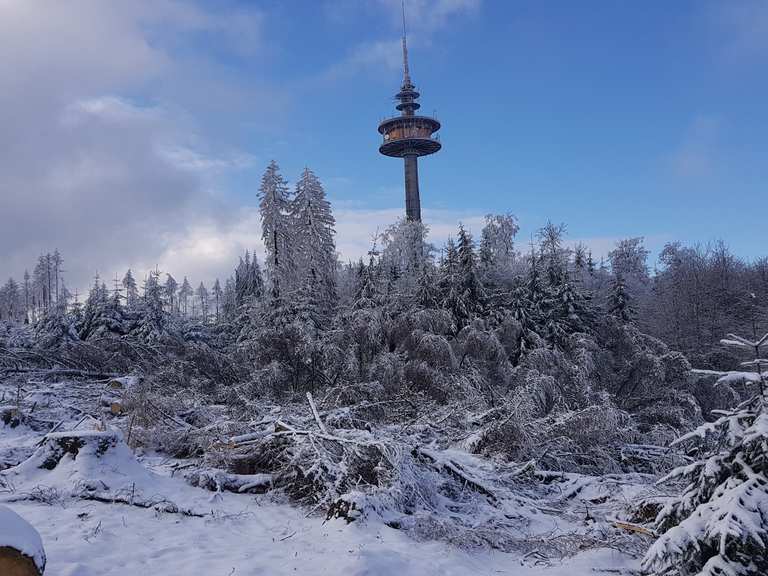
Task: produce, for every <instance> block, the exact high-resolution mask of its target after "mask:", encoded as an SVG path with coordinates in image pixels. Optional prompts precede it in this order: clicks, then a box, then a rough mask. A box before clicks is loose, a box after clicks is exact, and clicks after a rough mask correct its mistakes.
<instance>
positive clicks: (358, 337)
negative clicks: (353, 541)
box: [0, 162, 768, 575]
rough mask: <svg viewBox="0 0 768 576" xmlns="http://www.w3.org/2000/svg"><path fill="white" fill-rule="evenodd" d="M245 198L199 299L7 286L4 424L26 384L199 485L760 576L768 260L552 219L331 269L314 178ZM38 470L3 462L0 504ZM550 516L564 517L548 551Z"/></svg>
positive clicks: (430, 535) (173, 279)
mask: <svg viewBox="0 0 768 576" xmlns="http://www.w3.org/2000/svg"><path fill="white" fill-rule="evenodd" d="M258 200H259V207H260V213H261V223H262V235H263V244H264V246H263V248H264V252H263V254H264V257H263V258H259V257H257V252H256V251H253V252H246V253H245V254H243V256H242V257H241V259H240V261H239V262H238V263H233V272H232V275H231V276H230V277H229V278H226V279H221V281H220V280H216V281H215V282H214V283H213V284H212V285H211V286H210V288H208V287H206V286H205V285H204V284H203V283H202V282H195V281H194V279H191V278H188V277H186V276H183V272H184V271H183V270H182V271H161V270H159V269H156V270H153V271H149V272H147V273H146V275H143V272H142V275H143V277H138V276H137V273H136V272H135V271H132V270H127V271H126V273H125V275H124V277H123V278H122V279H119V278H118V279H115V280H108V279H102V278H99V277H98V276H97V277H96V278H95V280H94V281H93V283H92V286H91V288H90V291H89V293H88V294H87V295H82V296H81V295H79V294H77V295H76V294H73V293H72V292H71V291H70V290H69V289H68V287H67V284H66V282H65V274H64V273H63V270H64V258H65V256H66V255H61V254H59V252H58V251H54V252H51V253H49V254H45V255H42V256H40V258H39V259H38V261H37V262H36V263H30V265H31V266H30V269H29V272H27V273H25V275H24V277H23V278H17V279H13V278H11V279H9V280H8V281H7V282H6V283H5V284H4V285H3V286H2V288H0V382H2V383H3V385H4V388H3V389H4V390H7V391H10V392H8V394H6V392H5V391H4V392H3V402H2V406H0V408H1V409H3V410H4V411H3V421H4V423H5V425H6V426H9V425H10V424H9V422H12V421H13V422H14V423H16V424H18V423H26V425H30V426H31V425H33V424H34V423H35V422H36V419H40V418H42V416H40V409H39V408H37V404H35V403H34V402H37V400H29V399H27V400H25V399H24V394H23V393H22V390H23V389H25V387H27V388H28V387H29V383H30V382H31V383H32V384H33V385H35V386H37V387H38V388H41V389H42V388H45V387H46V386H48V385H51V384H53V383H57V382H65V383H67V384H66V386H65V388H66V389H67V390H68V391H67V392H66V393H67V394H69V396H71V401H72V402H73V403H75V404H76V405H77V406H78V407H79V408H78V410H79V412H78V413H77V415H76V416H73V418H75V421H76V420H78V419H80V418H82V419H90V420H92V421H93V422H95V423H97V424H100V425H101V426H102V427H103V428H108V427H109V428H114V429H119V430H121V434H122V436H123V438H124V441H125V442H126V443H127V444H128V446H129V447H130V448H131V449H132V450H134V451H147V452H149V451H157V452H160V453H162V454H165V455H167V456H168V457H171V458H173V459H175V461H178V462H182V463H183V464H179V469H183V470H184V477H185V479H186V481H187V482H188V483H189V484H192V485H193V486H197V487H201V488H205V489H207V490H211V491H213V492H216V493H218V492H226V491H231V492H240V493H257V494H265V495H267V496H269V497H271V498H274V499H277V500H281V501H286V502H290V503H291V504H292V505H294V506H299V507H302V509H303V510H305V511H306V513H308V514H320V515H323V516H325V517H327V518H339V519H344V520H345V521H347V522H350V523H351V522H370V521H373V520H372V519H377V521H381V522H382V523H384V524H386V525H387V526H389V527H391V528H394V529H396V530H399V531H403V532H405V533H407V534H408V535H409V537H412V538H415V539H417V540H441V541H447V542H450V543H452V544H455V545H457V546H461V547H480V548H491V549H497V550H503V551H510V550H515V551H519V552H521V554H524V557H525V558H528V557H535V558H539V557H540V558H541V559H542V561H544V560H543V559H545V558H552V557H558V558H563V557H568V556H569V555H572V554H575V553H576V552H577V551H579V550H583V549H585V548H594V547H601V546H603V547H609V548H616V549H622V550H623V551H625V552H628V553H630V554H632V555H633V557H634V558H636V560H637V562H638V563H639V566H640V569H641V570H642V571H643V573H649V574H658V575H672V574H712V575H725V574H727V575H747V574H766V573H768V550H766V548H767V547H768V459H767V455H768V413H766V410H765V404H764V402H765V398H764V396H765V384H766V382H765V375H764V373H763V372H762V366H763V365H764V364H765V363H768V360H765V359H762V358H763V357H764V356H765V354H764V350H765V348H766V347H768V337H767V336H768V335H766V333H768V257H765V258H761V259H758V260H754V261H746V260H744V259H742V258H739V257H738V256H737V255H734V254H733V253H731V252H730V251H729V249H728V246H727V245H726V244H725V243H724V242H713V243H711V244H707V245H694V246H687V245H684V244H681V243H677V242H672V243H668V244H666V245H665V246H664V247H663V249H662V250H661V251H660V253H659V255H658V258H657V259H656V261H650V252H649V250H648V249H647V248H646V247H645V246H644V242H643V238H627V239H624V240H621V241H619V242H617V243H616V245H615V247H614V248H613V249H612V250H611V251H610V252H609V253H608V254H607V257H605V258H596V257H595V256H593V254H592V253H591V252H590V251H589V249H588V248H587V247H585V246H583V245H572V244H571V243H570V242H569V240H568V235H567V228H566V225H565V224H555V223H552V222H547V223H546V224H545V225H543V226H542V227H541V229H540V230H539V231H538V233H537V234H536V236H535V238H534V239H532V241H530V242H526V241H521V240H519V239H518V238H517V232H518V222H517V220H516V218H515V217H514V216H513V215H512V213H511V212H510V213H507V214H491V215H488V216H486V217H485V224H484V226H483V228H482V230H480V231H479V233H477V234H476V235H475V236H473V234H472V233H471V232H470V230H468V229H467V228H466V227H464V226H462V225H459V226H458V229H457V230H456V233H455V236H454V237H452V238H451V239H449V240H448V242H447V243H446V244H445V245H444V246H434V245H432V244H430V242H429V241H428V237H429V230H428V228H427V227H426V226H425V225H423V224H421V223H418V222H408V221H405V220H403V221H400V222H396V223H393V224H392V225H391V226H390V227H389V228H387V229H386V230H383V231H380V232H377V233H376V234H375V236H374V237H373V240H372V242H371V246H370V250H369V251H368V254H367V256H366V257H365V258H361V259H359V260H358V261H347V262H344V261H342V260H341V259H340V256H339V254H338V253H337V250H336V241H335V235H336V231H335V221H334V217H333V211H332V207H331V204H330V203H329V201H328V199H327V198H326V194H325V191H324V189H323V185H322V184H321V182H320V180H319V179H318V178H317V176H315V174H314V173H313V172H312V171H311V170H309V169H306V170H305V171H304V172H303V173H302V174H301V175H300V177H299V178H298V180H297V182H296V185H295V187H293V188H291V187H290V186H289V185H288V182H287V180H286V179H285V178H284V177H283V176H282V175H281V172H280V169H279V167H278V165H277V164H276V163H275V162H272V163H271V164H270V165H269V166H268V167H267V169H266V171H265V173H264V175H263V178H262V181H261V187H260V190H259V195H258ZM510 210H511V211H514V206H510ZM372 232H373V231H372ZM51 248H54V247H51ZM259 253H261V252H259ZM235 264H236V265H235ZM0 272H1V271H0ZM172 272H173V274H175V275H176V276H174V275H172ZM179 278H181V281H179V280H178V279H179ZM115 379H117V381H119V382H122V385H121V386H120V388H121V389H120V391H119V393H111V394H112V395H110V393H106V392H104V389H105V385H107V387H108V383H110V382H113V381H115ZM14 390H17V391H18V393H15V394H14V393H13V391H14ZM35 398H37V396H36V397H35ZM13 419H16V420H15V421H14V420H13ZM55 420H56V419H53V420H51V422H50V423H51V424H52V425H53V424H55V423H56V422H55ZM38 424H39V422H38ZM51 450H53V449H52V448H51ZM53 452H55V450H53ZM30 453H31V451H26V452H25V451H23V450H22V451H21V452H19V453H18V454H16V455H15V457H11V456H8V455H6V454H4V458H5V460H4V462H5V463H4V464H2V465H0V486H3V482H4V480H3V479H4V478H6V479H7V478H8V476H7V475H6V476H2V474H5V472H7V471H8V470H13V466H16V465H18V464H19V462H21V460H22V458H23V457H29V456H30ZM54 465H55V462H54ZM3 468H7V469H8V470H6V471H3V470H2V469H3ZM608 484H610V485H611V486H613V488H610V490H609V491H608V492H605V493H603V492H600V493H599V494H598V495H597V496H595V497H589V498H588V497H585V499H579V500H578V504H577V500H575V499H574V498H575V495H577V494H582V495H583V494H586V493H587V492H588V491H589V490H596V488H595V487H596V486H604V485H605V486H607V485H608ZM616 487H618V488H616ZM627 487H628V488H627ZM601 489H602V488H601ZM625 489H626V490H625ZM616 490H619V491H620V490H625V491H624V492H621V493H618V492H616ZM627 490H628V491H627ZM89 494H91V495H92V492H89ZM563 494H565V496H564V495H563ZM568 494H571V495H570V496H569V495H568ZM628 494H629V495H628ZM30 497H31V498H34V497H35V496H34V495H33V496H30ZM37 497H38V498H40V497H41V496H40V495H38V496H37ZM579 498H581V496H580V497H579ZM132 502H133V500H132ZM542 513H543V514H550V515H556V516H557V515H559V517H562V518H567V519H568V521H569V522H573V523H574V526H575V525H576V524H578V526H579V527H578V529H577V528H573V530H572V531H570V532H567V533H563V534H559V535H556V536H552V535H549V536H545V535H544V534H543V532H541V531H538V530H536V529H535V526H536V522H537V520H536V518H538V517H539V516H537V515H538V514H542ZM600 514H602V517H601V518H600V521H599V522H598V520H597V516H598V515H600ZM606 518H607V524H606ZM606 526H608V528H606Z"/></svg>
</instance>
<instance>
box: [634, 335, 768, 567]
mask: <svg viewBox="0 0 768 576" xmlns="http://www.w3.org/2000/svg"><path fill="white" fill-rule="evenodd" d="M722 343H723V344H725V345H728V346H733V347H735V348H737V349H740V350H743V351H745V352H751V353H752V355H753V357H754V359H753V360H750V361H747V362H745V363H744V365H745V366H746V367H748V368H750V369H753V370H754V372H753V373H752V374H750V375H748V376H745V375H744V374H743V373H742V374H738V373H736V374H727V375H726V376H724V377H723V378H721V381H722V380H730V379H733V378H734V377H737V378H741V379H746V380H748V381H751V382H753V383H757V384H758V387H759V391H758V392H757V393H756V394H755V395H754V396H753V397H752V398H750V399H749V400H747V401H746V402H743V403H741V404H740V405H739V406H737V407H736V408H734V409H732V410H725V411H722V410H718V411H716V412H715V415H717V416H718V419H717V420H716V421H715V422H711V423H710V422H708V423H706V424H703V425H702V426H700V427H699V428H697V429H696V430H694V431H693V432H690V433H689V434H685V435H684V436H682V437H680V438H679V439H677V440H676V441H675V442H674V443H673V444H674V445H681V444H686V443H689V442H696V443H698V444H699V445H700V446H701V447H702V449H703V451H704V454H705V455H706V456H705V457H704V458H702V459H701V460H698V461H695V462H693V463H692V464H688V465H685V466H682V467H680V468H677V469H675V470H673V471H672V472H671V473H670V474H669V475H667V476H666V477H665V478H663V479H662V480H661V482H666V481H671V480H684V481H685V486H686V487H685V489H684V490H683V493H682V494H681V495H680V496H678V497H676V498H673V499H672V500H671V501H670V502H669V503H668V504H666V505H665V506H664V508H663V509H662V510H661V512H660V513H659V515H658V517H657V518H656V525H657V528H658V530H659V531H660V532H663V534H662V535H661V537H660V538H659V539H658V540H657V541H656V542H655V543H654V544H653V546H651V548H650V549H649V550H648V553H647V554H646V556H645V558H644V559H643V562H642V566H643V568H644V569H645V570H646V571H648V572H650V573H652V574H654V575H659V576H672V575H677V574H696V575H697V576H726V575H727V576H758V575H762V574H768V520H767V519H768V405H767V403H766V401H767V400H768V399H767V398H766V385H767V381H766V377H767V375H766V373H765V372H763V368H764V367H765V366H766V365H768V360H766V359H764V358H761V355H762V352H763V351H764V350H765V349H766V348H768V334H766V335H765V336H763V337H762V338H760V339H759V340H754V341H750V340H747V339H746V338H742V337H740V336H736V335H733V334H730V335H729V336H728V338H727V339H726V340H723V341H722ZM708 447H709V448H710V449H709V450H708Z"/></svg>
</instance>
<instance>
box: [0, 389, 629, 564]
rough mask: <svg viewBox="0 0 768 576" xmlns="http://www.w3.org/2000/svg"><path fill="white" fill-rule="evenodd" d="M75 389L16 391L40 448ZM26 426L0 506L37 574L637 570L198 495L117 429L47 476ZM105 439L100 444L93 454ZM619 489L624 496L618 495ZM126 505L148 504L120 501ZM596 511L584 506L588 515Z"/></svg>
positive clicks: (540, 528) (619, 556) (66, 411)
mask: <svg viewBox="0 0 768 576" xmlns="http://www.w3.org/2000/svg"><path fill="white" fill-rule="evenodd" d="M0 388H3V386H2V384H0ZM75 388H76V385H75V384H70V383H66V384H59V385H54V386H40V389H39V390H38V391H34V392H31V393H30V392H29V391H27V393H28V398H27V399H26V400H25V402H26V405H27V406H29V402H30V400H31V402H33V403H35V411H34V414H35V415H36V417H38V418H47V419H49V420H54V419H53V418H51V416H55V420H61V421H62V424H61V425H60V427H59V429H58V432H56V433H53V434H49V435H48V438H49V440H48V441H47V442H49V443H50V442H54V441H56V440H57V439H59V438H62V437H66V433H65V432H64V433H62V431H66V430H69V429H71V427H72V426H74V425H75V423H77V422H79V421H80V420H81V415H80V414H78V413H77V410H73V409H72V403H71V395H72V394H73V390H74V389H75ZM5 392H6V393H5V394H4V397H5V398H8V397H10V396H11V392H12V391H11V390H6V391H5ZM90 401H91V400H89V402H90ZM28 424H29V423H28ZM28 424H21V425H18V426H16V427H11V426H10V425H3V424H2V422H0V462H4V463H5V464H4V465H3V466H0V468H6V469H5V470H3V471H2V472H0V487H2V488H1V490H0V503H3V504H5V505H7V506H8V507H10V508H11V509H12V510H13V511H15V512H16V513H17V514H19V515H20V516H22V517H23V518H24V519H26V520H27V521H28V522H30V523H31V524H32V525H33V526H34V527H35V528H36V529H37V530H38V531H39V533H40V535H41V536H42V539H43V543H44V546H45V551H46V554H47V558H48V565H47V568H46V574H54V575H62V576H91V575H92V576H96V575H126V576H127V575H137V574H142V573H144V572H149V573H151V574H156V575H164V574H167V575H176V574H179V575H182V574H212V575H221V576H234V575H238V574H242V575H245V574H248V575H251V574H253V575H258V574H265V575H273V574H274V575H281V574H318V575H321V574H328V575H331V574H342V575H349V576H354V575H359V576H362V575H382V576H383V575H392V574H395V575H397V576H407V575H419V576H423V575H430V574H435V575H437V574H440V575H451V574H453V575H463V574H473V575H474V574H489V575H490V574H515V575H519V576H528V575H531V576H533V575H542V576H565V575H567V576H578V575H581V574H599V573H606V574H627V575H631V574H637V561H636V559H635V558H634V557H632V556H629V555H626V554H624V553H622V552H620V551H618V550H617V549H616V547H615V546H614V547H609V546H607V547H602V548H600V547H598V548H590V549H587V550H584V551H583V552H581V553H578V554H577V555H576V556H573V557H570V558H567V559H566V560H560V559H553V558H551V557H550V558H546V557H545V555H543V554H539V553H537V551H536V550H533V551H532V552H530V553H528V554H527V555H522V554H520V553H504V552H500V551H491V550H485V549H480V550H479V549H471V550H468V549H462V548H459V547H455V546H452V545H451V544H448V543H445V542H441V541H416V540H414V539H413V538H411V537H410V536H409V535H408V534H407V533H406V532H405V531H402V530H396V529H393V528H390V527H388V526H386V525H384V524H383V523H381V522H378V521H376V520H375V519H369V520H367V521H356V522H353V523H351V524H348V523H347V522H346V521H345V520H343V519H334V520H329V521H326V520H325V519H324V517H323V515H322V514H311V513H309V512H310V511H308V510H305V509H302V508H299V507H295V506H291V505H288V504H281V503H277V502H276V501H274V500H273V499H271V498H270V497H268V496H266V495H261V496H260V495H253V494H236V493H230V492H222V493H213V492H209V491H206V490H203V489H200V488H195V487H193V486H190V485H189V484H188V483H187V482H186V481H185V480H184V479H183V478H181V477H180V474H178V475H173V472H174V466H173V465H174V464H175V462H173V461H172V460H169V459H167V458H164V457H163V456H162V455H148V456H145V457H142V458H139V459H137V458H136V457H135V455H134V454H133V453H132V452H131V451H130V450H129V449H128V447H127V446H126V445H125V443H124V442H122V440H121V438H122V436H121V434H120V433H119V432H88V433H87V434H86V439H87V440H88V441H89V442H90V441H91V440H92V441H93V442H92V443H90V444H86V445H84V446H81V447H80V448H79V453H78V454H77V456H76V457H75V456H71V455H70V454H68V453H65V454H64V456H63V457H61V458H60V460H59V461H58V464H56V465H55V467H53V469H49V468H51V466H50V465H48V463H47V462H48V461H47V458H48V457H49V456H50V453H51V451H50V449H49V448H46V446H48V444H46V443H43V444H42V445H41V444H40V441H41V439H43V438H44V435H45V430H39V429H37V430H36V429H35V426H34V423H33V425H32V426H29V425H28ZM81 428H88V424H87V423H83V424H81ZM105 443H107V444H110V445H109V447H108V449H106V452H102V448H103V447H104V446H105V445H106V444H105ZM46 450H48V452H46ZM17 463H20V464H18V465H16V466H13V465H14V464H17ZM9 466H10V467H9ZM614 484H617V482H616V480H615V479H611V478H609V477H605V478H600V479H593V480H590V481H588V482H583V481H582V480H581V478H577V479H575V480H574V481H573V482H571V483H570V484H566V485H565V487H564V488H566V489H567V490H570V491H572V492H573V494H579V498H582V497H583V498H586V499H590V501H591V502H598V503H603V502H604V501H605V498H603V497H602V494H603V493H604V491H605V490H606V489H607V488H606V487H607V486H611V485H614ZM623 489H626V490H628V491H629V492H627V493H626V494H624V495H622V490H623ZM639 489H641V488H638V487H636V486H632V485H631V484H627V485H626V486H624V487H622V488H620V489H619V490H618V491H617V492H616V493H615V494H618V496H615V497H616V498H619V499H621V498H623V497H625V496H629V497H631V495H632V494H634V493H636V491H637V490H639ZM605 493H607V492H605ZM84 497H85V498H87V499H84ZM564 497H566V498H571V497H572V495H570V494H566V495H565V496H564ZM116 499H117V500H123V501H124V502H123V503H120V502H115V501H114V500H116ZM137 501H142V502H144V503H146V502H149V503H150V506H149V507H147V508H140V507H137V506H134V505H131V502H137ZM585 501H586V500H585ZM171 503H172V504H171ZM601 505H604V504H594V505H591V506H592V508H591V510H592V515H593V516H595V517H596V518H597V517H598V516H600V514H602V511H601V510H600V506H601ZM598 521H599V519H598ZM536 525H537V534H538V533H548V535H549V536H555V537H559V536H562V537H565V538H567V537H568V536H569V535H570V534H573V533H574V530H575V528H576V524H575V523H574V517H572V516H571V517H560V516H558V515H556V514H552V515H549V514H539V516H538V517H537V521H536ZM1 532H2V531H1V530H0V533H1Z"/></svg>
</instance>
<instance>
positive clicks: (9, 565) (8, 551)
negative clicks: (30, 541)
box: [0, 546, 42, 576]
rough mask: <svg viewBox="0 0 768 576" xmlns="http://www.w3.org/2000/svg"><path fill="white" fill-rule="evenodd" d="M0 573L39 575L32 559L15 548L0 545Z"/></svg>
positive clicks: (8, 575) (15, 575) (19, 575)
mask: <svg viewBox="0 0 768 576" xmlns="http://www.w3.org/2000/svg"><path fill="white" fill-rule="evenodd" d="M0 574H2V575H3V576H41V574H42V572H40V571H39V570H38V569H37V566H35V562H34V560H32V558H30V557H29V556H25V555H24V554H22V553H21V552H19V551H18V550H16V549H15V548H11V547H9V546H0Z"/></svg>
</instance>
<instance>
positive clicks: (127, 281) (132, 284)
mask: <svg viewBox="0 0 768 576" xmlns="http://www.w3.org/2000/svg"><path fill="white" fill-rule="evenodd" d="M123 288H125V305H126V307H127V308H128V309H129V310H133V309H134V308H136V304H137V302H138V301H139V289H138V288H137V287H136V279H135V278H134V277H133V272H131V269H130V268H128V272H126V273H125V276H124V277H123Z"/></svg>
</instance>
